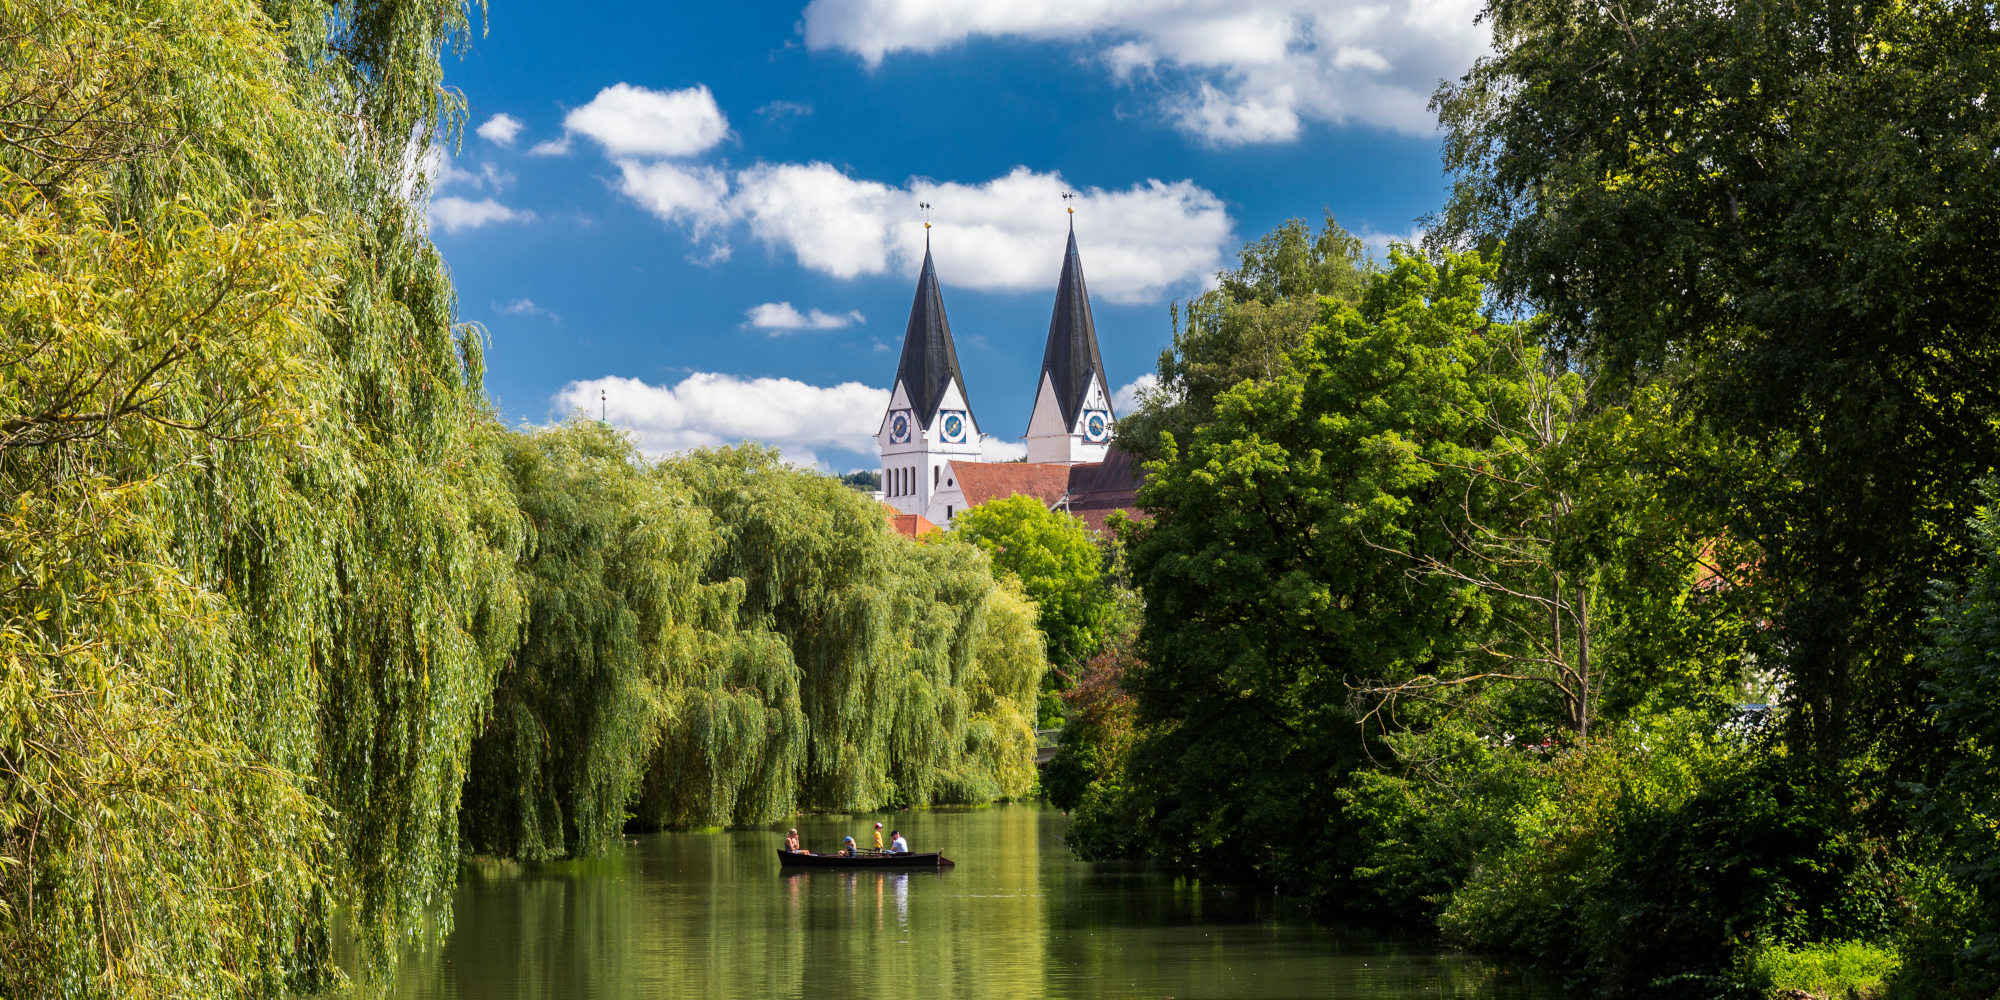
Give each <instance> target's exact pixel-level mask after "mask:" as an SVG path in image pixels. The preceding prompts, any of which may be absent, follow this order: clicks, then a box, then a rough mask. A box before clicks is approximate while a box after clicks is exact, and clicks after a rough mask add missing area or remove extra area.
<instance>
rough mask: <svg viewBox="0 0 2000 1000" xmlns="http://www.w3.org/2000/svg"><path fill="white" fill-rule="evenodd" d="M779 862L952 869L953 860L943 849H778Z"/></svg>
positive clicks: (788, 864) (810, 865) (788, 865)
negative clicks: (842, 851)
mask: <svg viewBox="0 0 2000 1000" xmlns="http://www.w3.org/2000/svg"><path fill="white" fill-rule="evenodd" d="M778 865H779V866H780V867H783V868H951V867H953V864H952V860H951V859H950V858H947V857H945V856H944V852H942V851H933V852H931V853H929V854H892V853H888V852H884V853H881V854H855V855H851V856H842V855H839V854H807V853H806V852H804V851H787V850H785V849H784V848H782V847H780V848H778Z"/></svg>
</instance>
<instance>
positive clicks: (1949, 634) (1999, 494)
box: [1917, 482, 2000, 988]
mask: <svg viewBox="0 0 2000 1000" xmlns="http://www.w3.org/2000/svg"><path fill="white" fill-rule="evenodd" d="M1986 489H1987V495H1988V497H1989V498H1992V499H1995V500H2000V484H1996V483H1993V482H1988V483H1987V484H1986ZM1972 527H1973V530H1974V532H1975V534H1974V537H1975V538H1976V539H1977V543H1978V547H1979V551H1980V554H1981V558H1982V564H1981V565H1980V567H1979V569H1978V570H1977V571H1976V572H1975V573H1973V575H1972V578H1971V579H1970V580H1968V581H1967V583H1966V586H1965V587H1964V589H1963V590H1961V591H1957V592H1953V590H1952V589H1951V588H1948V587H1942V586H1941V587H1939V594H1938V596H1939V597H1940V601H1939V604H1938V607H1937V608H1936V610H1935V612H1934V615H1933V618H1932V621H1931V636H1932V639H1931V646H1930V648H1929V649H1928V650H1927V651H1926V656H1927V658H1928V660H1929V661H1930V663H1931V666H1932V667H1933V669H1934V670H1935V671H1936V675H1937V680H1936V681H1935V682H1934V683H1932V684H1930V685H1929V686H1928V687H1927V688H1926V690H1927V691H1928V692H1929V693H1930V694H1931V696H1932V697H1933V698H1934V699H1936V702H1935V707H1934V709H1933V712H1934V719H1935V721H1936V725H1937V727H1938V729H1939V730H1940V731H1941V732H1943V733H1944V735H1945V736H1946V737H1947V738H1948V739H1949V740H1950V741H1951V742H1950V745H1949V748H1948V750H1947V752H1946V753H1945V754H1942V755H1941V756H1942V758H1943V761H1942V765H1943V766H1942V767H1940V768H1939V769H1938V775H1937V779H1936V782H1935V783H1934V784H1932V785H1928V786H1920V787H1919V788H1918V789H1917V793H1918V799H1919V801H1920V803H1921V804H1922V807H1923V818H1924V820H1925V821H1926V825H1927V826H1928V827H1929V828H1930V829H1931V830H1932V831H1934V832H1935V833H1937V834H1938V835H1940V837H1941V839H1942V841H1943V845H1944V858H1943V861H1944V864H1945V868H1946V870H1947V871H1948V872H1949V873H1950V875H1951V876H1952V877H1953V878H1954V879H1955V880H1957V881H1958V882H1959V883H1960V885H1961V886H1962V888H1963V891H1965V892H1966V894H1967V896H1968V897H1969V898H1968V899H1967V900H1966V901H1965V903H1964V904H1962V905H1961V907H1959V908H1957V909H1958V910H1959V912H1958V913H1956V914H1954V915H1953V919H1949V920H1947V921H1946V922H1945V923H1946V926H1947V927H1949V928H1950V931H1951V932H1952V935H1951V936H1953V937H1955V938H1957V940H1956V941H1955V942H1952V943H1953V944H1955V945H1957V947H1958V948H1959V950H1960V952H1961V953H1960V955H1959V960H1960V961H1961V962H1962V963H1963V964H1964V965H1965V967H1966V968H1965V976H1966V978H1967V979H1968V981H1969V982H1982V981H1983V982H1984V983H1985V984H1986V985H1987V986H1988V988H1990V987H1991V986H1992V984H1994V983H1995V982H2000V820H1996V817H2000V506H1993V505H1988V506H1986V507H1983V508H1981V509H1980V511H1979V513H1978V515H1977V516H1976V517H1975V519H1974V521H1973V524H1972ZM1973 970H1977V971H1976V972H1975V971H1973Z"/></svg>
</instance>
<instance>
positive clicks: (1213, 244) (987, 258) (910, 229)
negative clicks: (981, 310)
mask: <svg viewBox="0 0 2000 1000" xmlns="http://www.w3.org/2000/svg"><path fill="white" fill-rule="evenodd" d="M736 188H737V190H736V193H735V194H734V195H733V196H732V199H731V207H732V209H733V211H734V212H735V213H736V214H738V215H740V216H742V217H743V218H744V219H745V220H746V221H747V222H748V224H749V227H750V232H751V234H752V235H754V236H756V237H757V238H758V239H760V240H762V241H763V242H764V243H765V244H767V245H770V246H774V247H781V248H783V249H785V250H788V251H790V252H791V253H792V255H793V256H794V257H796V258H797V259H798V262H799V263H800V264H801V265H803V266H805V267H807V268H810V269H812V270H815V271H819V272H822V273H824V274H829V275H832V276H834V277H836V278H854V277H859V276H862V275H878V274H888V273H899V274H900V273H910V272H914V271H915V270H916V269H917V267H918V266H919V264H920V263H921V262H922V260H923V254H924V230H923V229H922V228H921V227H919V226H916V225H912V224H911V221H910V220H912V219H913V218H915V217H916V211H917V204H918V203H919V202H925V201H928V202H931V203H933V204H935V205H937V206H939V211H940V213H941V214H942V218H941V219H940V221H939V222H938V224H937V226H936V228H934V229H932V230H931V242H932V247H933V249H934V251H935V254H936V257H937V260H938V266H939V270H940V272H941V275H942V276H944V278H945V280H946V281H947V283H949V284H952V285H956V286H959V287H965V288H981V289H995V290H1007V291H1027V290H1034V289H1047V288H1049V287H1052V286H1053V284H1054V282H1055V277H1056V273H1057V271H1058V270H1059V268H1060V267H1061V254H1062V246H1063V240H1064V238H1065V233H1064V228H1065V218H1066V216H1065V215H1064V213H1063V212H1062V210H1061V207H1062V205H1063V201H1062V198H1061V195H1062V193H1063V192H1064V191H1066V190H1071V189H1072V188H1071V186H1070V185H1069V182H1067V181H1065V180H1064V179H1063V178H1062V176H1061V175H1060V174H1055V173H1037V172H1035V171H1032V170H1029V169H1028V168H1026V167H1016V168H1014V170H1013V171H1011V172H1009V173H1008V174H1006V175H1004V176H1002V177H996V178H994V179H992V180H990V181H986V182H984V183H979V184H963V183H957V182H949V181H947V182H938V181H931V180H924V179H920V178H919V179H912V180H910V181H908V182H906V183H904V184H902V185H897V186H891V185H888V184H884V183H882V182H880V181H872V180H864V179H857V178H852V177H849V176H847V175H846V174H845V173H843V172H842V171H840V170H839V169H837V168H835V167H833V166H832V165H830V164H826V163H810V164H759V165H757V166H755V167H751V168H750V169H748V170H744V171H741V172H739V173H738V174H737V175H736ZM1074 190H1076V191H1077V193H1078V195H1079V198H1078V200H1077V202H1076V204H1077V205H1078V208H1077V220H1078V229H1079V233H1080V236H1079V242H1080V244H1081V247H1080V249H1081V251H1082V253H1083V262H1084V274H1085V275H1086V276H1087V278H1088V281H1089V284H1090V289H1091V292H1092V294H1093V295H1097V296H1100V297H1102V298H1104V299H1107V300H1109V301H1114V302H1144V301H1150V300H1153V299H1156V298H1157V297H1158V296H1159V295H1160V294H1161V293H1162V292H1163V291H1165V290H1166V289H1167V288H1169V287H1171V286H1174V285H1177V284H1181V283H1183V282H1187V281H1190V280H1197V279H1200V278H1202V277H1204V276H1205V275H1207V274H1209V273H1212V272H1214V271H1215V270H1216V269H1218V268H1219V267H1220V266H1221V264H1222V262H1223V252H1224V248H1225V247H1228V246H1231V245H1233V242H1234V237H1233V235H1232V224H1231V222H1230V219H1229V214H1228V212H1227V211H1226V209H1225V208H1224V207H1223V204H1222V200H1221V199H1220V198H1217V197H1216V196H1215V194H1214V193H1212V192H1210V191H1208V190H1207V189H1205V188H1202V187H1200V186H1198V185H1196V184H1195V183H1194V182H1192V181H1176V182H1172V183H1168V182H1165V181H1159V180H1149V181H1145V182H1143V183H1139V184H1134V185H1132V186H1131V187H1128V188H1124V189H1114V190H1106V189H1103V188H1088V187H1086V188H1075V189H1074Z"/></svg>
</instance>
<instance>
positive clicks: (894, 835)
mask: <svg viewBox="0 0 2000 1000" xmlns="http://www.w3.org/2000/svg"><path fill="white" fill-rule="evenodd" d="M889 850H891V851H894V852H895V853H897V854H908V853H910V842H909V841H907V840H904V839H903V833H902V831H901V830H891V831H890V832H889Z"/></svg>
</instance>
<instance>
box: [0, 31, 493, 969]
mask: <svg viewBox="0 0 2000 1000" xmlns="http://www.w3.org/2000/svg"><path fill="white" fill-rule="evenodd" d="M465 27H466V22H465V17H464V10H463V8H462V7H460V6H458V5H454V4H416V3H360V4H355V3H315V2H296V3H285V4H274V5H271V6H269V7H263V6H259V5H257V4H254V3H244V2H228V0H137V2H133V0H120V2H89V0H65V2H58V0H21V2H11V3H4V4H0V206H4V209H0V211H4V219H0V510H4V522H0V567H4V568H0V666H4V669H5V673H4V676H0V706H4V707H0V775H4V777H0V994H5V995H10V996H30V995H48V994H57V995H65V996H68V995H76V996H88V995H143V994H149V993H150V994H170V995H260V994H270V993H274V992H277V991H279V990H282V989H285V988H309V987H312V986H316V985H319V984H322V983H324V982H325V981H326V980H327V979H328V977H329V975H330V972H331V967H330V965H329V963H328V960H327V941H328V932H327V928H328V926H329V923H330V916H331V913H332V911H333V910H334V909H335V908H336V907H339V906H343V905H344V906H346V907H347V908H348V909H349V911H350V912H351V913H352V914H353V916H354V917H355V918H356V919H355V923H356V925H357V926H359V927H360V928H362V929H363V930H364V932H365V936H366V937H368V938H369V939H370V940H373V941H375V942H377V943H378V944H381V943H386V941H387V939H388V938H389V937H390V936H391V935H392V934H393V933H394V932H395V930H396V929H397V928H399V927H402V926H406V925H407V923H408V922H409V920H410V918H411V917H413V916H414V915H416V914H417V913H418V912H419V911H420V909H421V908H422V907H423V906H425V905H426V904H427V903H428V902H429V901H431V900H433V899H435V898H436V897H437V895H438V893H439V892H440V891H441V890H442V889H444V888H445V887H446V886H448V885H449V883H450V879H451V877H452V872H453V865H454V864H455V861H456V857H457V853H458V850H457V842H456V821H455V820H456V811H457V810H456V803H457V796H458V792H459V787H460V785H461V782H462V777H463V771H464V761H465V758H466V751H467V747H468V745H469V742H470V739H471V736H472V733H473V730H474V729H475V728H476V726H477V724H478V722H479V720H480V718H481V716H482V714H483V710H484V707H485V704H486V701H487V693H488V690H489V688H490V685H491V682H492V677H493V676H494V675H495V673H496V672H497V669H498V667H499V665H500V664H501V663H502V661H503V658H504V656H505V654H506V652H507V651H508V650H509V649H510V648H511V647H512V645H513V644H514V642H515V637H516V635H517V633H518V618H519V607H518V605H519V600H518V596H517V595H516V593H515V584H514V581H513V577H512V566H513V563H514V552H515V550H516V549H518V547H519V546H520V544H521V543H522V532H521V527H520V517H519V513H518V510H517V508H516V507H515V506H514V504H513V500H512V495H511V493H510V492H509V491H507V490H506V488H505V483H504V480H503V479H502V478H501V476H500V475H499V470H498V469H497V467H494V466H492V465H491V464H489V463H484V462H482V461H481V460H480V459H479V458H478V457H477V456H476V455H469V454H468V451H467V449H466V448H465V447H464V442H465V440H466V435H467V433H468V430H469V429H470V428H472V427H474V426H476V424H477V422H478V419H479V418H480V414H481V413H482V412H483V405H484V404H483V401H482V397H481V393H480V390H479V386H478V378H479V365H480V362H479V357H478V350H477V347H478V344H477V341H476V340H475V339H473V338H470V337H466V336H462V335H461V333H460V331H458V330H456V329H455V328H454V326H453V324H452V321H451V316H452V302H451V291H450V284H449V281H448V280H447V276H446V274H445V271H444V268H443V265H442V262H441V261H440V260H439V259H438V257H437V254H436V252H435V250H433V249H432V248H431V247H430V245H429V243H428V241H427V240H426V239H425V237H424V235H423V233H422V229H421V216H420V215H419V214H418V212H417V211H416V209H415V208H414V207H413V206H414V203H415V202H414V200H413V199H420V198H421V195H422V182H421V178H418V177H414V176H413V175H412V172H411V170H410V169H409V164H410V163H412V162H417V161H418V160H420V158H421V155H422V151H423V147H424V146H425V144H426V143H427V142H428V140H429V137H430V136H431V135H433V134H434V133H435V132H436V131H437V129H438V127H439V126H440V125H442V124H444V123H445V120H446V118H447V116H449V115H450V114H451V113H452V104H451V102H450V101H449V100H448V95H445V94H444V92H443V91H441V90H440V89H439V80H440V75H439V74H440V71H439V68H438V56H439V53H440V51H441V47H442V46H443V45H444V44H445V43H446V41H447V40H448V39H449V38H451V37H453V36H454V34H455V33H458V32H462V31H463V30H464V29H465Z"/></svg>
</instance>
